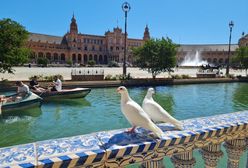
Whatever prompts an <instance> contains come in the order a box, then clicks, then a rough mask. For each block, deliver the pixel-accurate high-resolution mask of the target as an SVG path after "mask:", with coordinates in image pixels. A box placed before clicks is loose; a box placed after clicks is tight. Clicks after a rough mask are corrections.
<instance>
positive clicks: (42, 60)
mask: <svg viewBox="0 0 248 168" xmlns="http://www.w3.org/2000/svg"><path fill="white" fill-rule="evenodd" d="M37 64H38V66H42V67H47V64H48V59H47V58H43V57H39V58H38V59H37Z"/></svg>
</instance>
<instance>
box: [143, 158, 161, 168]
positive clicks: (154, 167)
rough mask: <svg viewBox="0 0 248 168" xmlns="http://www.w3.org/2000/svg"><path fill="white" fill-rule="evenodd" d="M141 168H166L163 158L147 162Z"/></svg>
mask: <svg viewBox="0 0 248 168" xmlns="http://www.w3.org/2000/svg"><path fill="white" fill-rule="evenodd" d="M140 168H165V166H164V164H163V158H157V159H154V160H149V161H145V162H143V163H142V164H141V166H140Z"/></svg>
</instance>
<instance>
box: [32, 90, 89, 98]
mask: <svg viewBox="0 0 248 168" xmlns="http://www.w3.org/2000/svg"><path fill="white" fill-rule="evenodd" d="M90 91H91V89H90V88H75V89H63V90H61V91H51V92H37V91H33V92H34V93H36V94H37V95H39V96H40V97H42V98H43V99H74V98H83V97H85V96H86V95H87V94H89V93H90Z"/></svg>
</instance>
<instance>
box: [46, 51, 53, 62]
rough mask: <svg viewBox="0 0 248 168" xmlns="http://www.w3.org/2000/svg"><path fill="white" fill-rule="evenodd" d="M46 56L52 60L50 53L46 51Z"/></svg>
mask: <svg viewBox="0 0 248 168" xmlns="http://www.w3.org/2000/svg"><path fill="white" fill-rule="evenodd" d="M46 58H47V59H48V60H49V61H51V60H52V57H51V53H49V52H47V53H46Z"/></svg>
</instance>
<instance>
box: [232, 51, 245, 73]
mask: <svg viewBox="0 0 248 168" xmlns="http://www.w3.org/2000/svg"><path fill="white" fill-rule="evenodd" d="M232 62H233V63H234V64H237V65H239V67H240V68H241V69H245V72H246V76H247V69H248V46H245V47H240V48H238V49H237V50H236V54H235V57H234V58H233V59H232Z"/></svg>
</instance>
